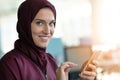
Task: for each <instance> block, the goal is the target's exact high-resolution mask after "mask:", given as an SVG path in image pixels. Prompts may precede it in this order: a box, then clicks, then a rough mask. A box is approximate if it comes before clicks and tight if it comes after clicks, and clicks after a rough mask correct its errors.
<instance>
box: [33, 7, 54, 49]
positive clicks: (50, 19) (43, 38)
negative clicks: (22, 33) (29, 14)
mask: <svg viewBox="0 0 120 80" xmlns="http://www.w3.org/2000/svg"><path fill="white" fill-rule="evenodd" d="M54 28H55V17H54V14H53V12H52V11H51V9H49V8H42V9H40V10H39V12H38V13H37V15H36V16H35V18H34V19H33V21H32V23H31V32H32V38H33V41H34V43H35V45H36V46H38V47H41V48H45V47H46V46H47V45H48V43H49V41H50V39H51V37H52V35H53V33H54Z"/></svg>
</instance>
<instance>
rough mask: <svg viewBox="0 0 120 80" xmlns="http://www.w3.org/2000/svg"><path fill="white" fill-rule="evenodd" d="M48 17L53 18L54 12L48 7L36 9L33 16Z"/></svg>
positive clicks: (38, 17)
mask: <svg viewBox="0 0 120 80" xmlns="http://www.w3.org/2000/svg"><path fill="white" fill-rule="evenodd" d="M36 18H37V19H45V20H46V19H50V20H54V19H55V17H54V14H53V12H52V10H51V9H50V8H42V9H40V10H39V11H38V13H37V14H36V16H35V19H36Z"/></svg>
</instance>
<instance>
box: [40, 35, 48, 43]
mask: <svg viewBox="0 0 120 80" xmlns="http://www.w3.org/2000/svg"><path fill="white" fill-rule="evenodd" d="M39 38H40V40H41V41H43V42H47V41H48V40H49V39H50V36H39Z"/></svg>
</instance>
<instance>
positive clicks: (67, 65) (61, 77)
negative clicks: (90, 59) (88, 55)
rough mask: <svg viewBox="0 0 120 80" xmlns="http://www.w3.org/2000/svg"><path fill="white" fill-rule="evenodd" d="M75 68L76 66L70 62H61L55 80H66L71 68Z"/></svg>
mask: <svg viewBox="0 0 120 80" xmlns="http://www.w3.org/2000/svg"><path fill="white" fill-rule="evenodd" d="M75 66H77V64H75V63H72V62H63V63H62V64H61V65H60V67H58V69H57V70H56V77H57V80H68V73H69V71H70V70H71V68H73V67H75Z"/></svg>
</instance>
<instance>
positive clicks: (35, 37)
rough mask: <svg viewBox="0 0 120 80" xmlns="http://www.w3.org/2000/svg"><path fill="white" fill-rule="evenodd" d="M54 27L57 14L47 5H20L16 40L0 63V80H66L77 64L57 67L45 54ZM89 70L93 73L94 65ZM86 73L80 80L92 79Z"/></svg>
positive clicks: (42, 0) (36, 1)
mask: <svg viewBox="0 0 120 80" xmlns="http://www.w3.org/2000/svg"><path fill="white" fill-rule="evenodd" d="M55 24H56V10H55V7H54V6H53V5H52V4H51V3H50V2H49V1H47V0H26V1H24V2H23V3H22V4H21V5H20V7H19V9H18V22H17V32H18V36H19V39H18V40H16V41H15V45H14V49H13V50H11V51H10V52H8V53H7V54H6V55H4V56H3V57H2V59H1V60H0V80H68V72H69V70H70V69H71V68H72V67H74V66H76V64H74V63H72V62H64V63H62V64H61V66H60V67H57V64H56V61H55V59H54V58H53V57H52V56H51V55H50V54H48V53H47V54H46V52H45V51H46V46H47V45H48V43H49V41H50V39H51V37H52V35H53V33H54V29H55ZM90 68H93V69H94V70H93V73H95V69H96V68H95V65H94V64H92V67H90ZM90 72H92V71H88V73H90ZM88 73H85V75H83V76H82V78H84V79H88V80H91V79H94V77H95V75H92V76H91V75H89V74H88ZM91 77H92V78H91Z"/></svg>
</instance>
